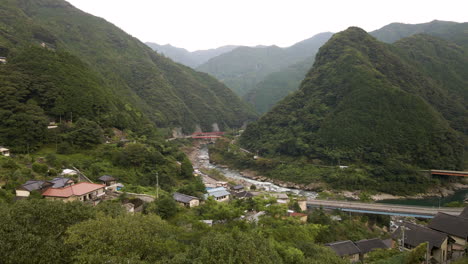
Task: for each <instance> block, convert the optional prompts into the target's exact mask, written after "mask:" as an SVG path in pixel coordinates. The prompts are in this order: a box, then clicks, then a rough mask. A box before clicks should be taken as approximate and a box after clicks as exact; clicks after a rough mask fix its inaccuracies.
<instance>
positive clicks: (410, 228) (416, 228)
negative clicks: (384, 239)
mask: <svg viewBox="0 0 468 264" xmlns="http://www.w3.org/2000/svg"><path fill="white" fill-rule="evenodd" d="M402 228H405V230H404V234H405V244H407V245H410V246H412V247H417V246H418V245H419V244H421V243H424V242H429V248H431V249H432V248H434V247H435V248H440V247H441V245H442V243H443V242H444V241H445V239H447V235H446V234H444V233H441V232H438V231H435V230H432V229H430V228H427V227H424V226H420V225H415V224H411V223H406V222H405V223H403V224H402V225H401V226H400V227H398V228H397V230H395V232H393V234H392V237H393V239H401V238H402V234H403V232H402V230H401V229H402Z"/></svg>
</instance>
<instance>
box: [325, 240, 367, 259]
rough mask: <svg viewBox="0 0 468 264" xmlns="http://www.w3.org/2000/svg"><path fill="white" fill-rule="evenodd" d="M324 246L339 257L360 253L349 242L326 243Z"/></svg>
mask: <svg viewBox="0 0 468 264" xmlns="http://www.w3.org/2000/svg"><path fill="white" fill-rule="evenodd" d="M325 246H328V247H330V248H331V249H332V250H333V251H335V252H336V254H337V255H338V256H340V257H344V256H349V255H354V254H359V253H360V252H361V251H360V250H359V248H358V247H357V246H356V245H355V244H354V243H353V242H352V241H350V240H346V241H338V242H333V243H328V244H325Z"/></svg>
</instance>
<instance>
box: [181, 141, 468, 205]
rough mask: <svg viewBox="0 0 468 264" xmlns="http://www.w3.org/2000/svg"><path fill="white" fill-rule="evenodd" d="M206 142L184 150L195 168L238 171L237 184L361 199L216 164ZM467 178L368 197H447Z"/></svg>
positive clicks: (317, 185) (349, 193)
mask: <svg viewBox="0 0 468 264" xmlns="http://www.w3.org/2000/svg"><path fill="white" fill-rule="evenodd" d="M203 145H204V143H201V142H199V141H194V145H193V146H192V147H186V148H185V149H184V152H185V153H186V154H187V156H188V157H189V159H190V160H191V162H192V164H193V165H194V167H195V168H203V167H207V168H209V167H211V166H216V168H217V169H219V170H222V171H225V173H227V174H230V173H233V172H234V173H236V174H238V175H236V176H235V177H228V178H229V179H230V181H232V182H235V183H236V184H243V185H244V186H247V187H248V186H250V185H252V184H253V183H252V182H253V181H254V182H259V184H260V185H267V184H272V185H276V186H279V187H281V188H287V189H294V190H299V191H307V192H322V193H324V194H326V195H325V196H326V197H328V196H331V197H341V198H342V199H351V200H359V199H360V195H361V193H362V191H359V190H357V191H337V190H331V189H329V188H327V186H326V184H325V183H311V184H299V183H294V182H288V181H282V180H278V179H271V178H267V177H265V176H263V175H258V173H257V172H255V171H252V170H232V169H230V168H229V166H227V165H224V164H219V163H216V164H214V163H213V162H212V161H211V162H210V160H209V154H208V152H207V151H206V150H205V151H203V153H202V151H201V148H202V146H203ZM467 180H468V179H466V180H465V182H464V183H453V184H450V185H449V186H444V187H438V188H434V189H432V190H429V191H428V192H425V193H420V194H415V195H408V196H398V195H392V194H388V193H377V194H372V195H370V196H367V197H368V198H370V199H372V200H373V201H382V200H404V199H425V198H431V197H447V196H450V195H453V194H454V193H455V192H456V191H458V190H463V189H468V184H467Z"/></svg>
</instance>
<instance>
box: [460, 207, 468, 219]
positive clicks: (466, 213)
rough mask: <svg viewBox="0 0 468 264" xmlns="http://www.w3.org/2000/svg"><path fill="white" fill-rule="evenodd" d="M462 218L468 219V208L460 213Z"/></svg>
mask: <svg viewBox="0 0 468 264" xmlns="http://www.w3.org/2000/svg"><path fill="white" fill-rule="evenodd" d="M460 217H463V218H468V207H465V209H463V212H461V213H460Z"/></svg>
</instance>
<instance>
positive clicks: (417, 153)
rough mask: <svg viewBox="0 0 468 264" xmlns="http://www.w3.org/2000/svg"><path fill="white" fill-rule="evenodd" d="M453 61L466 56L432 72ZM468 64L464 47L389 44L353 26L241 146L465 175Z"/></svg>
mask: <svg viewBox="0 0 468 264" xmlns="http://www.w3.org/2000/svg"><path fill="white" fill-rule="evenodd" d="M429 39H430V40H431V42H429V43H430V44H429V43H428V40H429ZM407 47H411V48H410V49H408V48H407ZM439 48H440V49H439ZM439 51H441V52H439ZM442 51H443V52H442ZM452 56H461V57H460V58H459V59H458V60H456V61H454V62H452V63H450V64H448V65H445V67H446V70H445V72H444V73H441V74H439V75H438V76H433V74H431V73H434V72H438V69H437V67H443V66H442V65H443V62H444V61H450V58H452ZM440 59H441V60H442V61H440V62H439V63H438V64H436V67H435V68H432V63H431V62H438V61H439V60H440ZM467 61H468V57H467V53H466V52H465V51H464V50H463V48H461V47H460V46H457V44H455V43H448V41H445V40H441V39H438V38H435V37H430V36H415V37H414V38H408V39H404V40H401V41H399V42H398V43H395V44H394V45H389V44H385V43H382V42H379V41H377V40H376V39H375V38H373V37H372V36H370V35H369V34H367V33H366V32H365V31H363V30H362V29H359V28H349V29H348V30H346V31H343V32H340V33H338V34H335V35H334V36H333V37H332V38H331V39H330V40H329V41H328V42H327V43H326V44H325V45H324V46H323V47H322V48H320V51H319V53H318V54H317V56H316V59H315V63H314V66H313V68H312V69H311V71H310V72H309V73H308V74H307V76H306V78H305V80H304V81H303V82H302V84H301V87H300V89H299V90H298V91H297V92H296V93H294V94H292V95H290V96H288V97H286V98H285V99H283V100H282V101H281V102H280V103H278V104H277V105H276V106H275V107H274V108H273V109H272V110H270V111H269V112H268V113H266V114H265V115H264V116H263V117H262V118H261V119H260V120H259V121H257V122H255V123H252V124H250V125H249V126H248V127H247V129H246V130H245V132H244V133H243V135H242V137H241V140H240V143H241V144H242V145H243V146H244V147H246V148H248V149H250V150H258V151H259V152H260V153H262V154H263V155H266V156H276V155H286V156H293V157H300V156H304V157H307V158H310V159H321V160H327V161H334V160H336V159H339V160H343V161H348V162H351V163H352V162H358V163H359V162H362V163H369V164H384V165H386V166H389V167H392V164H411V165H417V166H419V167H422V168H441V169H444V168H445V169H462V167H463V158H464V147H465V146H466V143H465V140H466V136H467V133H466V127H467V125H468V122H467V121H468V120H467V119H466V117H467V116H468V110H467V107H466V106H467V105H468V102H467V101H466V100H465V99H464V98H463V97H461V95H463V94H466V90H467V87H468V86H463V83H465V82H466V81H467V78H468V75H466V74H464V71H465V70H466V68H465V66H464V65H466V62H467ZM463 74H464V75H463ZM447 77H456V79H455V80H446V78H447ZM458 95H460V96H458ZM393 168H394V166H393Z"/></svg>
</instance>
